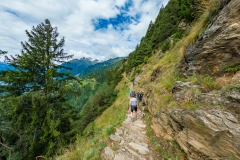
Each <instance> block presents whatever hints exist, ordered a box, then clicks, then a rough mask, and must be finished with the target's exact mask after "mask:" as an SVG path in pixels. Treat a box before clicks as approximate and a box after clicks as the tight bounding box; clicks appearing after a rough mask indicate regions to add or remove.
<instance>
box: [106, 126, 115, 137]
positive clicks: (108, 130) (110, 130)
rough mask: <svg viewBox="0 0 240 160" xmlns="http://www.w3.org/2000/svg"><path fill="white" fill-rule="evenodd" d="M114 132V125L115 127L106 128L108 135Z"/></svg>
mask: <svg viewBox="0 0 240 160" xmlns="http://www.w3.org/2000/svg"><path fill="white" fill-rule="evenodd" d="M113 132H114V127H113V126H109V127H108V128H107V129H106V130H105V133H106V135H107V136H110V135H111V134H112V133H113Z"/></svg>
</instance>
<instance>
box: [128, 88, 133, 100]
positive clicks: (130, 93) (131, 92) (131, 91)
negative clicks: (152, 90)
mask: <svg viewBox="0 0 240 160" xmlns="http://www.w3.org/2000/svg"><path fill="white" fill-rule="evenodd" d="M132 94H134V91H133V90H132V89H130V91H129V96H130V98H131V95H132Z"/></svg>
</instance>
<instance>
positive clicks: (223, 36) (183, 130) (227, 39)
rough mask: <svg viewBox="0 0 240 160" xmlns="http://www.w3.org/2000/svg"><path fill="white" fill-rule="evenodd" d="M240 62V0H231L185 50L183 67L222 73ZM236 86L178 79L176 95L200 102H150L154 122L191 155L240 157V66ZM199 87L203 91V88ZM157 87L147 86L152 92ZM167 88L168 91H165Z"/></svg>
mask: <svg viewBox="0 0 240 160" xmlns="http://www.w3.org/2000/svg"><path fill="white" fill-rule="evenodd" d="M233 65H240V1H239V0H231V1H230V2H229V3H228V4H227V5H226V6H225V7H224V8H223V9H222V10H221V11H220V13H219V14H218V15H217V16H216V17H215V19H214V20H213V21H212V22H211V23H210V24H209V25H208V27H207V29H206V31H205V32H204V33H202V34H201V35H200V37H199V39H198V41H197V42H196V43H194V44H192V45H191V46H190V47H189V48H188V49H187V51H186V53H185V59H184V60H183V61H182V63H181V65H179V69H180V71H181V72H182V73H184V74H185V75H186V76H191V75H193V73H196V74H203V75H211V76H214V77H222V76H224V75H225V74H226V70H225V69H226V67H230V66H233ZM230 81H231V82H234V84H235V86H234V85H233V86H232V87H230V88H228V89H226V88H225V89H223V88H222V89H219V90H214V91H206V90H205V89H204V87H202V86H198V85H193V84H191V83H190V82H176V83H175V87H174V89H173V90H172V94H173V96H172V100H173V101H175V102H177V103H178V104H181V103H182V102H186V101H191V102H197V105H196V106H197V108H194V109H191V108H190V109H180V108H179V109H176V108H171V109H169V108H168V109H161V111H157V109H156V108H157V104H154V102H150V103H149V104H148V110H149V111H150V113H151V114H152V115H153V119H152V128H153V130H154V132H155V133H156V135H157V136H159V137H162V138H164V139H167V140H175V141H177V142H178V144H179V145H180V147H181V148H182V150H183V151H184V152H185V153H186V154H187V157H188V159H190V160H205V159H206V160H207V159H217V160H220V159H222V160H225V159H228V158H231V157H236V158H240V85H239V84H240V71H238V72H237V73H236V74H235V75H234V76H233V77H231V79H230ZM197 91H199V92H197ZM152 93H153V91H152V90H149V91H147V94H148V95H150V96H151V94H152ZM163 94H164V93H163Z"/></svg>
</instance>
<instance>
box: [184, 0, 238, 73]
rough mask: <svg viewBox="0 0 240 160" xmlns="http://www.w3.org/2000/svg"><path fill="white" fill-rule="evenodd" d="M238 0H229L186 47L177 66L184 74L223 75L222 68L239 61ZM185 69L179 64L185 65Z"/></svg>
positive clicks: (223, 70)
mask: <svg viewBox="0 0 240 160" xmlns="http://www.w3.org/2000/svg"><path fill="white" fill-rule="evenodd" d="M239 8H240V1H239V0H231V1H230V2H229V3H228V4H227V6H225V7H224V8H223V9H222V10H221V12H220V13H219V15H217V16H216V18H215V19H214V20H213V21H212V23H210V24H209V25H208V27H207V29H206V31H205V32H203V33H202V34H201V35H200V36H199V38H198V41H197V42H196V43H194V44H192V45H191V46H190V47H188V49H187V52H186V54H185V60H184V61H183V62H182V65H180V66H181V67H180V70H181V71H183V72H184V73H185V74H186V75H187V76H190V75H192V74H193V73H196V74H208V75H212V76H222V75H223V74H225V73H226V72H225V68H226V67H231V66H232V65H236V64H238V65H240V9H239ZM183 64H184V65H185V67H184V69H183V68H182V67H183V66H184V65H183Z"/></svg>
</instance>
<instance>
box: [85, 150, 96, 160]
mask: <svg viewBox="0 0 240 160" xmlns="http://www.w3.org/2000/svg"><path fill="white" fill-rule="evenodd" d="M93 156H94V150H93V149H91V150H90V152H89V153H88V154H87V156H86V157H85V158H84V160H90V159H91V158H92V157H93Z"/></svg>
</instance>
